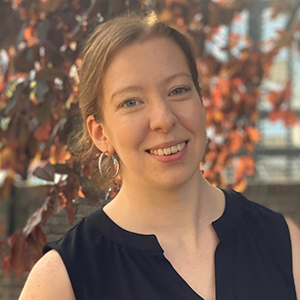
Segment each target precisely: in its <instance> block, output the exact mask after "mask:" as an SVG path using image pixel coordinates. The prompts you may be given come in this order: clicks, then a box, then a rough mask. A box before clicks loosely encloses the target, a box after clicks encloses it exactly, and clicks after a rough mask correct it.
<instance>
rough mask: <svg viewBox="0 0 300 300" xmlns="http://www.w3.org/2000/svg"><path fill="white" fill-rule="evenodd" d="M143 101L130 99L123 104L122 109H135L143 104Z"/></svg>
mask: <svg viewBox="0 0 300 300" xmlns="http://www.w3.org/2000/svg"><path fill="white" fill-rule="evenodd" d="M141 103H142V102H141V101H138V100H135V99H128V100H125V101H124V102H122V103H121V105H120V107H134V106H137V105H139V104H141Z"/></svg>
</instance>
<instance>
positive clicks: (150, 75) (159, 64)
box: [103, 37, 190, 93]
mask: <svg viewBox="0 0 300 300" xmlns="http://www.w3.org/2000/svg"><path fill="white" fill-rule="evenodd" d="M179 72H187V73H190V72H189V67H188V63H187V60H186V58H185V55H184V53H183V51H182V50H181V48H180V47H179V46H178V45H177V44H176V43H175V42H174V41H172V40H171V39H168V38H164V37H155V38H151V39H149V40H146V41H143V42H139V43H134V44H132V45H129V46H125V47H123V48H122V49H120V50H119V51H118V52H117V53H115V54H114V56H113V57H112V58H111V59H110V61H109V64H108V66H107V69H106V71H105V73H104V78H103V91H104V92H105V93H111V92H113V90H114V89H117V88H118V87H119V85H124V84H128V85H130V84H131V85H134V84H145V85H147V84H151V83H154V82H158V81H159V80H163V79H164V78H166V77H169V76H172V75H174V73H179Z"/></svg>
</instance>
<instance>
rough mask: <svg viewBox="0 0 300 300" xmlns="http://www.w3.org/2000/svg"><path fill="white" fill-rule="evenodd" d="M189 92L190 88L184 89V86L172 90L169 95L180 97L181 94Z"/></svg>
mask: <svg viewBox="0 0 300 300" xmlns="http://www.w3.org/2000/svg"><path fill="white" fill-rule="evenodd" d="M189 90H190V88H188V87H185V86H181V87H177V88H175V89H174V90H172V91H171V93H170V94H171V95H172V96H177V95H182V94H184V93H186V92H187V91H189Z"/></svg>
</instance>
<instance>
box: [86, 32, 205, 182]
mask: <svg viewBox="0 0 300 300" xmlns="http://www.w3.org/2000/svg"><path fill="white" fill-rule="evenodd" d="M102 94H103V98H102V99H101V105H102V107H103V109H102V112H103V122H102V123H101V124H97V123H96V122H94V121H93V119H92V118H90V119H88V127H89V130H90V133H91V136H92V138H93V141H94V143H95V144H96V146H97V147H98V148H99V149H100V150H101V151H108V153H109V154H112V153H114V152H117V154H118V156H119V158H120V163H121V170H122V180H123V183H124V184H126V182H134V183H135V184H137V185H138V184H144V185H150V186H160V187H174V186H177V185H180V184H183V183H184V182H186V181H188V180H189V179H191V177H193V176H194V175H195V174H196V173H197V172H199V163H200V162H201V161H202V159H203V156H204V153H205V147H206V132H205V112H204V108H203V106H202V103H201V101H200V98H199V95H198V93H197V90H196V88H195V86H194V83H193V80H192V76H191V74H190V70H189V67H188V64H187V62H186V59H185V56H184V54H183V52H182V50H181V49H180V48H179V47H178V46H177V45H176V44H175V43H174V42H173V41H171V40H169V39H167V38H161V37H160V38H153V39H150V40H148V41H145V42H142V43H136V44H133V45H130V46H127V47H125V48H122V49H121V50H120V51H119V52H117V53H116V54H115V55H114V57H113V58H112V60H111V62H110V64H109V66H108V68H107V71H106V73H105V76H104V78H103V93H102ZM173 152H174V153H173ZM170 153H171V154H170Z"/></svg>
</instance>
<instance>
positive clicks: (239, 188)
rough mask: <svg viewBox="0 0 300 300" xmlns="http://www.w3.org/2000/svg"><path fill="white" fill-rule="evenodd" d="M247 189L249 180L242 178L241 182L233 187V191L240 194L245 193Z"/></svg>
mask: <svg viewBox="0 0 300 300" xmlns="http://www.w3.org/2000/svg"><path fill="white" fill-rule="evenodd" d="M246 188H247V179H246V178H241V180H240V181H239V182H236V183H235V184H234V185H233V189H234V190H235V191H237V192H239V193H243V192H244V191H245V190H246Z"/></svg>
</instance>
